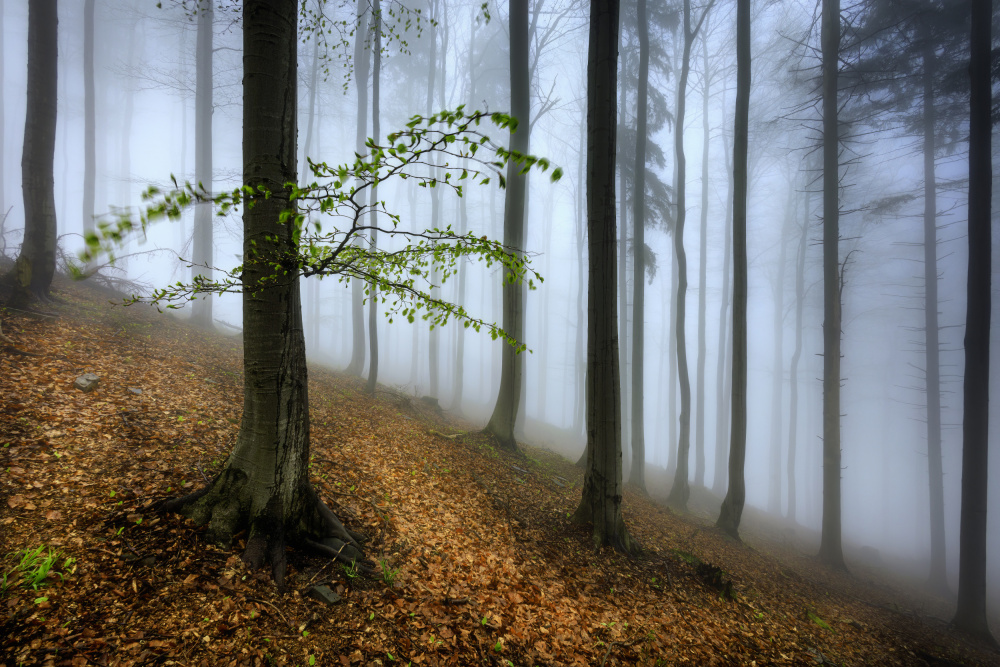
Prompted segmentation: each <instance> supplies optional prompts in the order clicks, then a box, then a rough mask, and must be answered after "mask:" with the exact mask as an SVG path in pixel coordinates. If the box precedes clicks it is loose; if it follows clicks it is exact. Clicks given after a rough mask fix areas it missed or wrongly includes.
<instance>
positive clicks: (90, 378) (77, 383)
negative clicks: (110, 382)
mask: <svg viewBox="0 0 1000 667" xmlns="http://www.w3.org/2000/svg"><path fill="white" fill-rule="evenodd" d="M100 381H101V378H99V377H97V376H96V375H94V374H93V373H84V374H83V375H81V376H80V377H78V378H77V379H76V380H74V381H73V386H74V387H76V388H77V389H79V390H80V391H82V392H83V393H85V394H87V393H90V392H92V391H94V390H95V389H97V385H98V384H99V383H100Z"/></svg>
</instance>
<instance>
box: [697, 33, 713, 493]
mask: <svg viewBox="0 0 1000 667" xmlns="http://www.w3.org/2000/svg"><path fill="white" fill-rule="evenodd" d="M701 48H702V62H703V63H704V72H702V78H703V83H704V88H703V91H702V96H701V111H702V113H701V131H702V136H703V141H702V143H701V227H700V228H699V232H700V234H699V237H698V366H697V369H696V370H695V387H696V390H695V391H696V392H697V393H696V394H695V401H694V405H695V416H694V425H695V440H694V483H695V484H697V485H698V486H701V487H703V486H705V357H706V355H707V349H706V347H707V346H706V343H705V319H706V308H707V307H708V302H707V299H708V289H707V283H708V147H709V127H708V97H709V93H710V92H711V87H712V79H711V76H710V73H709V68H708V40H707V39H702V40H701Z"/></svg>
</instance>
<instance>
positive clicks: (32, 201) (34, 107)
mask: <svg viewBox="0 0 1000 667" xmlns="http://www.w3.org/2000/svg"><path fill="white" fill-rule="evenodd" d="M57 32H58V13H57V11H56V0H30V2H29V3H28V98H27V105H26V108H25V122H24V146H23V150H22V152H21V184H22V186H21V187H22V190H23V193H24V242H23V243H22V244H21V253H20V255H18V258H17V262H16V264H15V267H14V271H15V277H16V283H17V287H18V289H17V290H16V291H15V293H14V295H13V297H12V300H13V301H14V303H15V304H23V303H24V302H25V301H27V300H28V297H29V295H31V296H34V297H35V298H37V299H40V300H42V301H47V300H48V296H49V289H50V287H51V285H52V278H53V276H54V275H55V271H56V202H55V193H54V189H53V187H54V186H53V180H54V179H53V174H52V169H53V162H54V160H55V151H56V106H57V105H56V102H57V99H56V98H57V93H56V91H57V75H58V39H57Z"/></svg>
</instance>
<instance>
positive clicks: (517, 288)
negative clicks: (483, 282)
mask: <svg viewBox="0 0 1000 667" xmlns="http://www.w3.org/2000/svg"><path fill="white" fill-rule="evenodd" d="M528 49H529V43H528V0H511V3H510V100H511V102H510V107H511V113H512V114H513V116H514V118H516V119H517V130H516V131H514V132H512V133H511V135H510V148H511V150H515V151H520V152H522V153H527V152H528V127H529V125H530V119H531V116H530V114H531V108H530V101H529V98H528V94H529V90H528ZM519 172H520V167H519V166H518V165H517V164H515V163H514V162H510V163H509V164H508V165H507V190H506V197H505V200H504V212H503V216H504V218H503V242H504V245H505V246H507V248H508V250H510V251H512V252H515V253H517V254H518V255H519V256H520V255H521V254H522V253H523V249H524V198H525V190H526V188H527V179H526V178H525V175H524V174H521V173H519ZM612 282H614V281H613V280H612ZM522 297H523V292H522V290H521V285H520V284H519V283H518V282H515V281H512V280H510V278H509V276H508V272H506V271H505V272H504V273H503V328H504V331H506V332H507V333H508V334H510V335H511V336H513V337H514V338H515V339H516V340H517V341H519V342H520V341H523V340H524V304H523V302H522ZM523 369H524V358H523V356H522V355H521V354H518V353H517V351H516V350H515V349H514V348H513V347H511V346H510V345H504V346H503V348H502V351H501V364H500V391H499V392H498V394H497V400H496V404H495V406H494V408H493V415H492V416H491V417H490V421H489V423H487V424H486V429H485V430H486V432H487V433H491V434H492V435H493V436H494V437H495V438H496V439H497V442H498V443H499V445H500V446H501V447H503V448H504V449H508V450H512V451H513V450H516V449H517V441H516V440H515V437H514V424H515V422H516V421H517V408H518V403H519V402H520V399H521V373H523V372H524V371H523Z"/></svg>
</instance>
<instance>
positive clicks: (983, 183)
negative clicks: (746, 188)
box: [952, 0, 996, 647]
mask: <svg viewBox="0 0 1000 667" xmlns="http://www.w3.org/2000/svg"><path fill="white" fill-rule="evenodd" d="M991 10H992V3H991V2H990V0H972V37H971V40H972V42H971V43H972V57H971V60H970V64H969V78H970V80H971V88H972V95H971V100H970V122H969V278H968V284H967V293H968V304H967V306H966V317H965V398H964V409H965V416H964V418H963V423H962V521H961V529H960V537H959V545H960V554H959V559H958V608H957V610H956V611H955V618H954V619H952V624H953V625H954V626H955V627H957V628H959V629H961V630H963V631H965V632H969V633H971V634H974V635H977V636H979V637H981V638H982V639H984V640H985V641H987V642H988V643H990V644H991V645H993V646H994V647H995V646H996V641H995V640H994V639H993V636H992V635H991V634H990V628H989V623H988V622H987V620H986V550H987V547H986V511H987V507H988V495H989V494H988V491H989V486H988V483H989V478H988V473H987V471H988V470H989V446H990V441H989V391H990V311H991V299H990V279H991V275H992V273H991V271H992V266H991V262H992V257H991V253H992V250H993V242H992V230H991V228H990V227H991V215H990V206H991V204H992V186H993V165H992V162H991V156H992V137H991V131H992V127H991V122H990V106H991V92H992V91H991V80H990V47H991V44H992V35H991V32H992V31H991V13H992V12H991Z"/></svg>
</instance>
